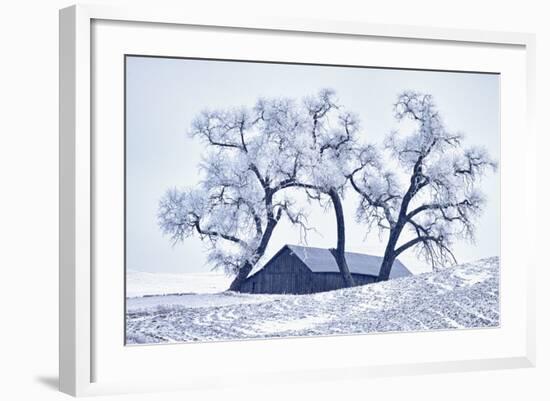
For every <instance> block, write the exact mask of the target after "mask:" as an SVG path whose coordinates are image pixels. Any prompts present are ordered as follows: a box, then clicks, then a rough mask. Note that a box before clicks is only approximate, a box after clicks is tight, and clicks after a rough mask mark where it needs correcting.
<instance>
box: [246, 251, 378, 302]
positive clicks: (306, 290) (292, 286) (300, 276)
mask: <svg viewBox="0 0 550 401" xmlns="http://www.w3.org/2000/svg"><path fill="white" fill-rule="evenodd" d="M352 276H353V278H354V280H355V282H356V284H358V285H362V284H368V283H372V282H373V281H374V279H375V278H374V277H372V276H364V275H360V274H352ZM343 286H344V281H343V279H342V276H341V275H340V273H313V272H311V270H309V269H308V268H307V267H306V266H305V265H304V264H303V263H302V261H301V260H300V259H299V258H297V257H296V256H293V255H291V253H290V251H289V250H287V251H285V252H282V253H281V254H280V255H279V257H278V258H277V259H275V260H273V261H272V262H271V263H269V264H268V265H267V266H265V267H264V268H263V269H262V270H260V271H259V272H258V273H257V274H255V275H254V276H252V277H250V278H249V279H248V280H247V281H246V282H245V283H244V284H243V286H242V288H241V291H242V292H248V293H256V294H310V293H314V292H323V291H331V290H335V289H338V288H342V287H343Z"/></svg>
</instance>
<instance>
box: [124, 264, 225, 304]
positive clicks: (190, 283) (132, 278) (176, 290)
mask: <svg viewBox="0 0 550 401" xmlns="http://www.w3.org/2000/svg"><path fill="white" fill-rule="evenodd" d="M230 283H231V278H229V277H227V276H226V275H225V274H223V273H187V274H170V273H147V272H138V271H135V270H128V272H127V274H126V296H127V297H140V296H144V295H166V294H186V293H198V294H204V293H208V294H210V293H216V292H222V291H225V290H226V289H227V288H228V287H229V284H230Z"/></svg>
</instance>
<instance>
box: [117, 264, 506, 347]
mask: <svg viewBox="0 0 550 401" xmlns="http://www.w3.org/2000/svg"><path fill="white" fill-rule="evenodd" d="M127 306H128V310H127V340H128V343H154V342H183V341H212V340H228V339H244V338H266V337H286V336H306V335H332V334H354V333H355V334H357V333H371V332H388V331H411V330H439V329H452V328H474V327H495V326H498V325H499V259H498V258H497V257H493V258H488V259H483V260H480V261H478V262H475V263H470V264H464V265H460V266H456V267H452V268H448V269H444V270H441V271H438V272H433V273H424V274H420V275H417V276H412V277H404V278H399V279H394V280H390V281H387V282H382V283H376V284H369V285H366V286H361V287H354V288H346V289H341V290H336V291H330V292H324V293H318V294H311V295H254V294H237V293H231V292H225V293H218V294H204V295H192V296H189V295H180V296H171V297H162V296H158V297H147V300H145V299H144V298H132V299H129V300H128V303H127Z"/></svg>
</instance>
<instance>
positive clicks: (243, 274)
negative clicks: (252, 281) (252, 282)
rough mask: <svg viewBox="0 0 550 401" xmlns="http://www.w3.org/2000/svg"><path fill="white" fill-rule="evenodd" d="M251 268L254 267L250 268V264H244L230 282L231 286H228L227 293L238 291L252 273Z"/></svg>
mask: <svg viewBox="0 0 550 401" xmlns="http://www.w3.org/2000/svg"><path fill="white" fill-rule="evenodd" d="M253 267H254V266H252V264H251V263H250V262H245V263H244V264H243V265H242V266H241V268H240V269H239V272H238V273H237V275H236V276H235V278H234V279H233V281H232V282H231V285H230V286H229V291H240V289H241V287H242V285H243V283H244V281H245V280H246V278H247V277H248V275H249V274H250V272H251V271H252V269H253Z"/></svg>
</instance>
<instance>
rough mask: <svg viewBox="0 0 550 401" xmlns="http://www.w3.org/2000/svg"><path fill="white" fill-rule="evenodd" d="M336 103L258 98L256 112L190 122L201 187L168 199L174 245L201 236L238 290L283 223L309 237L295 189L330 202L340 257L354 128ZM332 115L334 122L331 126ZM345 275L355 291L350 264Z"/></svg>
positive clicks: (327, 94)
mask: <svg viewBox="0 0 550 401" xmlns="http://www.w3.org/2000/svg"><path fill="white" fill-rule="evenodd" d="M333 97H334V94H333V93H332V91H328V90H324V91H321V92H320V93H319V94H318V95H317V96H314V97H310V98H306V99H305V100H304V101H302V102H296V101H295V100H293V99H260V100H258V102H257V103H256V105H255V106H254V107H253V108H251V109H246V108H240V109H229V110H216V111H204V112H202V113H201V114H200V115H199V116H198V117H197V118H196V119H195V120H194V121H193V123H192V129H191V135H192V136H194V137H197V138H200V139H201V140H202V141H203V142H204V143H205V145H206V148H207V152H206V154H205V156H204V160H203V162H202V164H201V170H202V173H203V178H202V180H201V182H200V185H198V187H196V188H193V189H184V190H178V189H172V190H169V191H168V192H167V193H166V194H165V195H164V197H163V198H162V199H161V201H160V207H159V213H158V218H159V224H160V227H161V229H162V230H163V232H164V233H165V234H167V235H169V236H170V237H171V239H172V241H173V242H178V241H183V240H184V239H185V238H187V237H189V236H191V235H198V236H199V237H200V238H201V239H202V240H203V241H204V243H205V244H206V245H207V247H208V260H209V262H210V264H211V265H212V266H213V267H214V268H223V269H224V270H225V271H226V272H228V273H229V274H233V275H235V278H234V280H233V282H232V284H231V286H230V289H231V290H235V291H238V290H239V289H240V287H241V284H242V283H243V281H244V280H245V279H246V278H247V276H248V275H249V273H250V271H251V270H252V269H253V267H254V266H255V265H256V263H258V261H259V260H260V258H262V256H263V255H264V254H265V251H266V249H267V246H268V244H269V241H270V239H271V237H272V234H273V232H274V230H275V227H276V226H277V224H278V223H279V222H280V221H281V219H283V218H287V219H288V220H289V221H290V222H291V223H292V224H295V225H297V226H298V227H299V229H300V230H302V232H303V233H304V234H305V233H307V230H308V229H309V227H308V226H307V218H306V213H305V212H304V211H303V210H302V209H301V208H299V207H298V206H297V202H296V200H295V199H294V198H293V195H295V194H296V192H295V191H307V194H308V196H309V197H310V198H314V199H319V200H320V199H321V196H322V195H323V194H327V195H329V196H330V199H333V202H334V206H335V210H336V215H337V218H338V221H339V230H338V232H339V236H338V244H337V250H338V251H337V252H336V255H338V254H339V252H340V251H341V252H343V249H344V238H345V237H344V235H345V231H344V227H343V212H342V207H341V202H340V194H341V193H342V191H343V186H344V184H345V182H346V175H345V174H344V170H343V169H344V168H345V167H346V160H348V159H349V158H346V157H344V156H345V152H348V150H347V149H351V146H350V145H351V141H352V139H353V136H354V135H355V131H356V122H355V120H354V119H353V117H352V116H351V115H350V114H347V113H343V112H337V109H338V107H337V106H336V105H335V103H334V102H333ZM329 116H331V117H334V118H335V119H336V121H335V122H334V127H331V125H330V124H329ZM348 144H350V145H348ZM293 191H294V192H293ZM340 220H341V224H342V225H341V226H340ZM340 227H341V228H340ZM340 230H342V234H341V235H340ZM342 255H343V253H342ZM338 260H339V259H338V257H337V261H338ZM340 265H341V260H340V261H339V266H340ZM342 269H343V270H342ZM342 269H341V270H342V274H343V276H344V280H345V282H346V283H349V284H350V285H351V284H352V283H353V281H352V280H351V275H350V274H349V270H348V269H347V265H345V264H344V265H343V268H342ZM350 280H351V281H350Z"/></svg>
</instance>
